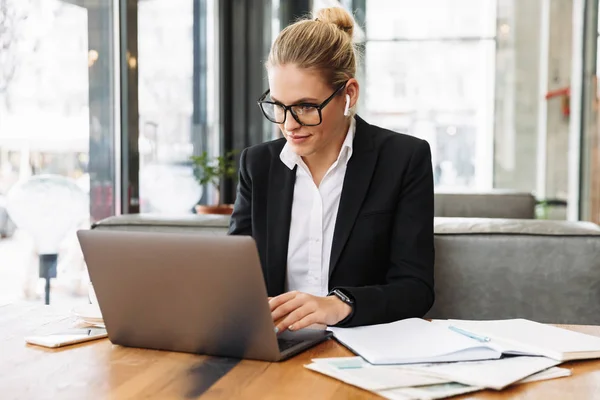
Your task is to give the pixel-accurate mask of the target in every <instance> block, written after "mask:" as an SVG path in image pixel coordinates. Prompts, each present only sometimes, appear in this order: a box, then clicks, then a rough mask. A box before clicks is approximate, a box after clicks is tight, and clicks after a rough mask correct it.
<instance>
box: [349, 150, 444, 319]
mask: <svg viewBox="0 0 600 400" xmlns="http://www.w3.org/2000/svg"><path fill="white" fill-rule="evenodd" d="M433 196H434V195H433V171H432V166H431V151H430V149H429V144H428V143H427V142H426V141H421V142H420V144H419V145H418V146H417V147H416V150H415V152H414V153H413V155H412V156H411V160H410V161H409V166H408V169H407V172H406V175H405V178H404V183H403V188H402V189H401V191H400V196H399V198H398V205H397V208H396V213H395V216H394V223H393V228H392V234H391V238H390V240H391V243H390V260H389V269H388V271H387V275H386V284H383V285H374V286H365V287H340V288H339V289H342V290H343V291H344V292H346V293H348V294H349V295H350V296H351V297H352V298H353V299H354V303H355V305H354V312H353V313H352V315H351V316H350V318H347V319H346V320H344V321H342V322H341V323H340V324H339V325H338V326H344V327H351V326H360V325H372V324H380V323H387V322H392V321H397V320H400V319H404V318H412V317H423V316H424V315H425V314H426V313H427V311H429V309H430V308H431V306H432V305H433V301H434V296H435V295H434V283H433V265H434V259H435V250H434V243H433V214H434V206H433V198H434V197H433Z"/></svg>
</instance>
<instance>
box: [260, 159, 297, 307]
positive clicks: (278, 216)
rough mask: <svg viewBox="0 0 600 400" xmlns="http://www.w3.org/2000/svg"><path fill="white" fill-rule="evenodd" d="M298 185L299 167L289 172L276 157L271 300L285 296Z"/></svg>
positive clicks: (270, 216) (270, 210)
mask: <svg viewBox="0 0 600 400" xmlns="http://www.w3.org/2000/svg"><path fill="white" fill-rule="evenodd" d="M295 182H296V167H294V169H292V170H290V169H289V168H288V167H287V166H286V165H285V164H284V163H283V162H281V160H280V159H279V153H277V154H276V155H275V156H274V157H273V158H272V164H271V170H270V174H269V193H268V199H267V265H266V271H265V272H266V274H265V276H266V281H267V292H268V293H269V296H275V295H278V294H281V293H283V290H284V287H285V275H286V269H287V253H288V240H289V237H290V223H291V219H292V201H293V199H294V184H295Z"/></svg>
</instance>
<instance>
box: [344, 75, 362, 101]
mask: <svg viewBox="0 0 600 400" xmlns="http://www.w3.org/2000/svg"><path fill="white" fill-rule="evenodd" d="M359 91H360V88H359V86H358V81H357V80H356V79H355V78H350V79H349V80H348V83H347V84H346V95H347V96H348V97H350V106H349V107H348V108H352V107H354V106H355V105H356V103H357V102H358V94H359ZM346 99H347V98H346Z"/></svg>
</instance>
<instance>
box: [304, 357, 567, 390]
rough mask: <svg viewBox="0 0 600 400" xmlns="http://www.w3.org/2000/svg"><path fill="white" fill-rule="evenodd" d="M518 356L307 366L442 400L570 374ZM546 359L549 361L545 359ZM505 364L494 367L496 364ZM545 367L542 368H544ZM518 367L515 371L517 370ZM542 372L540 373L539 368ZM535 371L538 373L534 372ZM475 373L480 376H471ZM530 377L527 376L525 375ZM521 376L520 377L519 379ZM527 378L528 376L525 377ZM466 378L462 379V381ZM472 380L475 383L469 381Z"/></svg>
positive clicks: (346, 360) (361, 383)
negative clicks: (416, 363)
mask: <svg viewBox="0 0 600 400" xmlns="http://www.w3.org/2000/svg"><path fill="white" fill-rule="evenodd" d="M534 358H535V357H515V358H514V359H511V358H508V359H506V361H505V359H502V360H498V361H478V362H456V363H444V364H427V365H411V366H407V365H403V366H391V365H372V364H369V363H368V362H366V361H364V360H363V359H362V358H361V357H339V358H316V359H313V360H312V361H313V362H312V363H311V364H308V365H306V366H305V367H306V368H308V369H310V370H313V371H316V372H319V373H321V374H324V375H327V376H330V377H332V378H335V379H338V380H340V381H342V382H345V383H348V384H350V385H353V386H356V387H359V388H361V389H364V390H368V391H371V392H373V393H376V394H378V395H380V396H382V397H385V398H388V399H394V400H409V399H424V400H430V399H431V400H433V399H442V398H446V397H451V396H456V395H459V394H465V393H471V392H475V391H478V390H482V389H485V388H486V387H490V386H488V385H490V384H492V385H493V386H496V387H497V388H500V387H504V386H505V385H506V382H509V381H511V380H512V379H515V380H514V381H512V382H511V383H515V384H520V383H525V382H533V381H537V380H544V379H553V378H559V377H563V376H569V375H570V374H571V372H570V371H569V370H568V369H564V368H556V367H550V368H547V369H544V367H545V366H546V365H552V363H556V362H555V361H547V359H545V358H537V359H538V361H534V360H532V359H534ZM544 360H546V361H545V362H544ZM498 362H501V363H503V364H502V365H501V366H498V367H492V364H493V363H498ZM541 369H542V370H541ZM513 370H514V371H513ZM536 370H537V371H541V372H537V371H536ZM531 371H536V373H533V374H530V372H531ZM469 373H472V374H474V375H475V376H476V378H474V377H471V376H469ZM525 376H526V377H525ZM518 377H520V378H518ZM524 377H525V378H524ZM461 381H462V382H461ZM466 382H471V383H472V384H467V383H466Z"/></svg>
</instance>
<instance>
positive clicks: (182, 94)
mask: <svg viewBox="0 0 600 400" xmlns="http://www.w3.org/2000/svg"><path fill="white" fill-rule="evenodd" d="M193 4H194V1H193V0H150V1H144V2H139V4H138V30H139V31H138V40H139V42H138V52H139V54H138V72H139V111H140V136H139V151H140V210H141V212H154V213H161V212H169V213H172V212H175V211H180V212H182V213H190V212H192V210H193V206H194V205H195V204H196V202H197V201H198V200H200V194H201V192H199V190H198V188H194V187H193V185H192V184H191V183H194V182H193V177H192V180H191V183H190V180H189V179H187V178H186V175H187V174H188V173H187V172H186V171H187V170H189V171H191V163H189V162H188V160H189V157H190V156H191V155H192V154H193V150H194V143H193V141H192V124H191V122H192V113H193V92H192V90H193V86H194V85H193V67H194V60H193V40H194V36H193V23H194V19H193V18H194V12H193V11H194V10H193ZM186 163H187V165H188V167H189V168H188V167H185V166H182V164H183V165H185V164H186ZM189 174H191V172H189ZM163 189H166V190H169V192H168V193H165V192H164V190H163ZM191 194H193V195H197V196H198V197H197V198H196V199H195V200H194V199H188V196H189V195H191ZM169 202H173V204H172V205H169V204H168V203H169ZM188 203H190V204H188Z"/></svg>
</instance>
